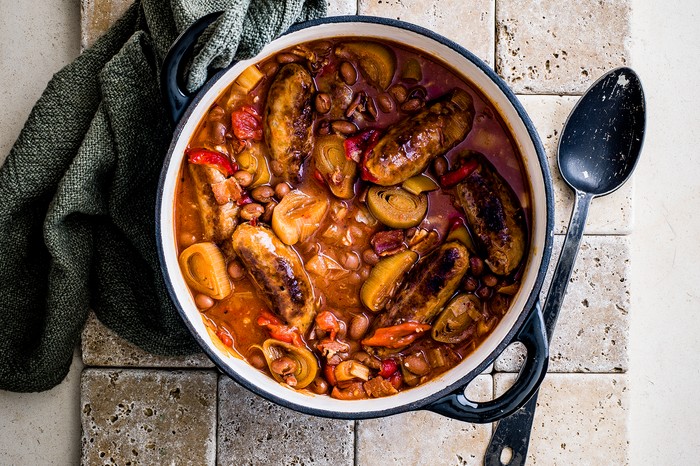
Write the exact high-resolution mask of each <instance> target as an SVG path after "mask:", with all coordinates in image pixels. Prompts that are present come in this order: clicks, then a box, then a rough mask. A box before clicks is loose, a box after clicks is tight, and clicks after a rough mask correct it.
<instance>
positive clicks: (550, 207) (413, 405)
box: [156, 15, 554, 420]
mask: <svg viewBox="0 0 700 466" xmlns="http://www.w3.org/2000/svg"><path fill="white" fill-rule="evenodd" d="M333 23H370V24H376V25H381V26H388V27H393V28H398V29H403V30H406V31H409V32H412V33H415V34H418V35H422V36H426V37H427V38H429V39H432V40H434V41H435V42H438V43H440V44H442V45H443V46H446V47H448V48H450V49H452V50H453V51H454V52H456V53H458V54H459V55H461V56H463V57H464V58H465V59H466V60H468V61H469V62H471V63H472V64H473V65H474V66H476V67H477V68H479V70H480V71H481V72H483V73H484V74H485V75H486V76H487V77H488V78H489V79H490V80H491V81H492V82H493V84H495V85H496V86H497V87H498V89H499V90H500V92H501V93H502V94H503V96H504V97H505V98H506V99H507V100H508V101H509V103H510V104H511V105H512V106H513V109H514V110H515V112H516V113H517V115H518V118H520V120H521V121H522V124H523V125H524V127H525V129H526V131H527V134H528V137H529V139H530V142H531V143H532V145H533V148H534V152H535V153H536V155H537V161H538V164H537V165H538V166H539V168H540V170H541V176H542V179H543V181H544V186H543V188H544V195H545V203H546V211H545V217H546V222H545V223H546V226H545V235H544V245H543V247H542V258H541V262H540V266H539V269H538V271H537V276H536V278H535V280H534V284H533V286H532V288H531V290H530V291H529V295H528V298H527V300H526V303H525V306H524V307H523V309H522V311H520V314H519V315H518V317H517V319H516V321H515V323H514V324H513V325H512V327H511V328H510V330H509V331H508V333H507V334H506V336H505V337H504V338H503V339H502V340H501V341H500V342H499V343H498V344H497V345H496V347H495V348H494V349H493V350H492V351H491V352H490V353H489V354H488V356H487V357H486V358H484V359H483V360H482V361H481V362H480V363H478V364H477V365H476V367H475V368H474V369H473V370H471V371H469V372H467V373H466V374H464V375H463V376H461V377H460V378H459V379H458V380H457V381H455V382H454V383H451V384H450V385H448V386H446V387H444V388H442V389H440V390H436V391H434V392H432V393H431V394H429V395H427V396H425V397H423V398H420V399H418V400H416V401H413V402H409V403H403V404H398V405H395V406H391V407H389V408H386V409H377V410H371V411H370V410H363V411H342V412H336V411H330V410H327V409H320V408H315V407H310V406H306V405H301V404H297V403H295V402H292V401H290V400H288V399H287V398H284V397H281V396H278V395H277V394H275V393H271V392H268V391H266V390H263V389H262V388H261V387H259V386H258V385H256V384H255V383H254V382H251V381H250V380H248V379H247V378H246V377H244V376H242V375H241V374H239V373H238V372H237V371H235V370H233V369H232V368H231V367H230V365H228V364H227V363H226V362H224V361H223V360H222V359H221V358H220V357H219V356H218V355H217V354H216V353H215V352H214V351H212V350H211V348H210V345H209V344H208V343H207V342H206V341H205V340H204V337H203V336H202V335H200V333H199V332H198V331H197V329H196V328H195V327H194V325H193V324H192V322H190V320H189V318H188V317H187V313H186V311H185V309H184V308H183V306H182V304H181V303H180V301H179V300H178V299H177V294H176V291H175V288H174V286H173V282H172V279H171V276H170V273H169V271H168V268H167V266H166V260H165V248H164V245H163V241H162V239H163V237H162V225H161V222H160V219H161V213H162V212H161V211H162V204H163V201H164V184H165V181H166V178H167V172H168V167H169V166H170V165H171V161H172V159H173V156H174V150H175V147H176V145H177V143H178V141H179V140H180V138H181V136H182V133H183V129H184V126H185V124H186V123H187V121H188V120H189V117H190V116H191V114H192V113H193V112H194V110H195V108H196V107H198V106H199V104H200V102H201V101H202V100H203V98H204V97H205V96H206V95H207V94H208V93H209V91H210V90H211V88H212V87H213V86H214V85H215V83H217V82H218V81H219V80H220V79H221V78H222V77H223V76H224V75H225V74H226V73H227V71H228V70H229V69H230V68H231V67H233V66H234V65H235V63H232V64H231V65H229V66H228V67H226V68H225V69H222V70H220V71H218V72H217V73H215V74H214V75H213V76H211V77H210V78H209V79H208V80H207V82H206V83H205V84H204V85H203V86H202V88H201V89H200V90H199V91H197V93H196V95H194V97H193V98H192V101H191V102H190V103H189V104H188V105H187V108H186V110H185V112H184V113H183V115H182V117H181V119H180V121H179V122H177V124H176V127H175V128H174V130H173V138H172V140H171V144H170V147H169V148H168V152H167V154H166V156H165V158H164V160H163V169H162V170H161V174H160V177H159V184H158V191H157V198H156V243H157V248H158V258H159V260H160V266H161V272H162V274H163V277H164V281H165V286H166V289H167V290H168V294H169V296H170V298H171V301H172V302H173V305H174V306H175V308H176V309H177V311H178V313H179V314H180V317H181V318H182V319H183V321H184V323H185V325H186V326H187V328H188V330H189V331H190V334H191V335H192V337H193V338H194V339H195V341H196V342H197V344H198V345H199V346H200V347H201V348H202V350H203V351H204V352H205V354H206V355H207V356H208V357H209V359H211V360H212V361H213V362H214V364H215V365H216V367H217V368H218V369H219V370H220V371H221V372H223V373H225V374H226V375H228V376H229V377H231V378H232V379H234V380H235V381H236V382H237V383H239V384H240V385H242V386H244V387H245V388H247V389H248V390H250V391H252V392H253V393H255V394H257V395H260V396H262V397H263V398H265V399H267V400H269V401H271V402H274V403H276V404H278V405H280V406H284V407H287V408H290V409H294V410H296V411H299V412H302V413H305V414H310V415H315V416H321V417H329V418H340V419H348V420H353V419H358V420H359V419H370V418H377V417H384V416H389V415H393V414H399V413H402V412H406V411H413V410H417V409H421V408H427V407H429V405H431V404H432V403H435V402H436V401H437V400H440V399H441V398H443V397H444V396H446V395H448V394H450V393H453V392H455V391H456V390H462V389H464V388H465V387H466V386H467V385H468V384H469V383H470V382H471V381H472V380H473V379H474V378H475V377H476V376H478V375H479V374H481V373H482V372H483V371H484V370H485V369H486V367H487V366H489V365H490V364H491V363H493V362H494V360H495V359H496V358H497V357H498V356H499V355H500V354H501V353H502V352H503V351H504V350H505V348H506V347H507V346H509V345H510V344H511V343H512V342H513V340H514V337H515V336H516V335H517V333H518V332H519V331H520V329H521V328H522V327H523V326H524V324H525V322H526V320H527V319H528V317H529V316H530V315H531V314H532V313H533V312H535V305H536V303H537V301H538V300H539V294H540V290H541V288H542V283H543V281H544V278H545V274H546V272H547V268H548V266H549V261H550V256H551V251H552V244H553V229H554V198H553V188H552V178H551V174H550V171H549V166H548V163H547V157H546V155H545V151H544V147H543V145H542V142H541V141H540V138H539V135H538V134H537V131H536V129H535V126H534V124H533V123H532V121H531V120H530V118H529V116H528V115H527V113H526V111H525V109H524V108H523V106H522V105H521V104H520V102H519V100H518V99H517V97H516V96H515V94H514V93H513V91H512V90H511V89H510V88H509V87H508V86H507V85H506V84H505V82H504V81H503V80H502V79H501V78H500V77H499V76H498V75H497V74H496V73H495V71H494V70H493V69H491V68H490V67H489V66H488V65H487V64H486V63H485V62H483V61H482V60H481V59H480V58H478V57H477V56H475V55H474V54H472V53H471V52H470V51H469V50H467V49H466V48H464V47H463V46H461V45H459V44H457V43H455V42H454V41H452V40H450V39H447V38H446V37H444V36H441V35H439V34H437V33H435V32H433V31H431V30H428V29H426V28H423V27H421V26H417V25H415V24H411V23H407V22H404V21H400V20H395V19H390V18H382V17H374V16H362V15H351V16H333V17H326V18H319V19H314V20H309V21H304V22H301V23H296V24H294V25H292V26H291V27H290V28H289V29H288V30H287V31H286V32H284V33H283V34H282V35H281V36H280V37H283V36H286V35H289V34H291V33H294V32H298V31H302V30H305V29H308V28H312V27H315V26H320V25H326V24H333ZM275 40H276V39H275ZM481 92H483V93H484V95H486V97H487V98H489V99H491V98H492V97H491V96H490V95H488V94H486V93H485V92H484V91H481ZM529 178H530V183H532V179H531V177H529ZM531 253H532V252H530V254H531ZM448 372H449V371H448ZM427 384H430V382H427ZM343 402H344V403H350V402H348V401H343Z"/></svg>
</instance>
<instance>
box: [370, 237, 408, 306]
mask: <svg viewBox="0 0 700 466" xmlns="http://www.w3.org/2000/svg"><path fill="white" fill-rule="evenodd" d="M417 260H418V254H417V253H415V252H413V251H408V250H407V251H401V252H399V253H396V254H394V255H393V256H389V257H385V258H384V259H382V260H380V261H379V262H378V263H377V265H375V266H374V267H373V268H372V271H371V272H370V273H369V276H368V277H367V280H366V281H365V283H364V284H363V285H362V288H361V289H360V299H361V300H362V303H363V304H364V305H365V306H367V308H369V309H370V310H372V311H374V312H379V311H381V310H382V309H384V306H386V304H387V303H388V302H389V300H390V299H391V298H392V297H393V296H394V293H395V292H396V290H397V288H398V287H399V285H400V284H401V282H402V281H403V278H404V276H405V275H406V272H408V271H409V270H410V269H411V267H412V266H413V264H415V263H416V261H417Z"/></svg>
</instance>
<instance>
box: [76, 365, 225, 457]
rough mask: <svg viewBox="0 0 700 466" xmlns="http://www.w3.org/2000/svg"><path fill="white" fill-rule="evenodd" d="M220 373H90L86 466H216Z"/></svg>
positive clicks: (84, 391) (84, 407)
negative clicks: (182, 465) (195, 465)
mask: <svg viewBox="0 0 700 466" xmlns="http://www.w3.org/2000/svg"><path fill="white" fill-rule="evenodd" d="M216 382H217V375H216V373H215V372H213V371H212V372H209V371H207V372H205V371H186V372H178V371H149V370H106V369H86V370H85V371H84V372H83V376H82V386H81V402H80V405H81V415H82V428H83V439H82V463H83V464H197V465H204V464H212V465H213V464H214V462H215V455H216V437H215V436H216Z"/></svg>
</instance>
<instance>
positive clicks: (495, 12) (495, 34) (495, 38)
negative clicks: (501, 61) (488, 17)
mask: <svg viewBox="0 0 700 466" xmlns="http://www.w3.org/2000/svg"><path fill="white" fill-rule="evenodd" d="M497 16H498V0H493V25H491V27H492V28H493V70H494V71H495V72H496V74H498V75H499V76H500V74H499V73H498V70H497V69H496V57H497V52H498V29H497V24H498V21H496V17H497Z"/></svg>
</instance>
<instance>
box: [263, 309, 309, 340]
mask: <svg viewBox="0 0 700 466" xmlns="http://www.w3.org/2000/svg"><path fill="white" fill-rule="evenodd" d="M257 323H258V325H259V326H261V327H265V328H267V330H268V331H269V332H270V336H271V337H272V338H274V339H276V340H279V341H283V342H285V343H290V344H292V345H294V346H298V347H303V346H305V345H304V340H302V338H301V335H300V334H299V329H297V328H296V327H290V326H289V325H284V324H283V323H282V321H281V320H279V319H278V318H277V316H275V315H273V314H271V313H269V312H267V311H262V312H260V315H259V316H258V319H257Z"/></svg>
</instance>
